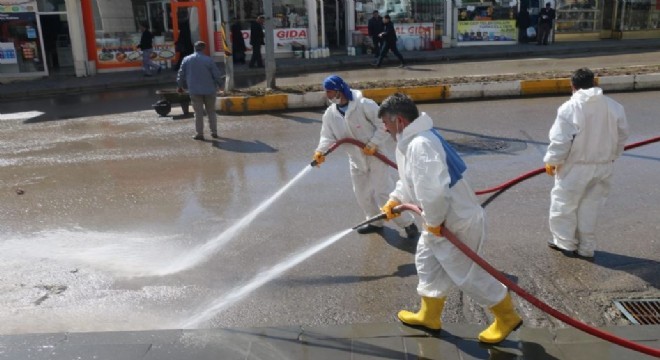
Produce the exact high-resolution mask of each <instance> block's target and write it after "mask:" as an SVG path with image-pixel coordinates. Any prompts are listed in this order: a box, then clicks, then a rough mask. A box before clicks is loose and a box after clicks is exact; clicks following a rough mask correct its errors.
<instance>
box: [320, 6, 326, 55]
mask: <svg viewBox="0 0 660 360" xmlns="http://www.w3.org/2000/svg"><path fill="white" fill-rule="evenodd" d="M320 2H321V48H323V49H325V15H324V13H325V7H324V6H323V0H320Z"/></svg>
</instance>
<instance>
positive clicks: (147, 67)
mask: <svg viewBox="0 0 660 360" xmlns="http://www.w3.org/2000/svg"><path fill="white" fill-rule="evenodd" d="M140 31H142V36H141V37H140V43H139V44H138V46H137V47H138V49H140V50H142V68H143V69H144V76H152V75H153V73H152V69H155V70H156V72H157V73H159V74H160V71H161V68H160V65H158V64H156V63H154V62H153V60H151V57H152V54H153V40H154V35H153V34H152V33H151V31H149V24H148V23H146V22H142V23H140Z"/></svg>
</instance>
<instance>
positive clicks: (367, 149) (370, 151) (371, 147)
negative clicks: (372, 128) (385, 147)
mask: <svg viewBox="0 0 660 360" xmlns="http://www.w3.org/2000/svg"><path fill="white" fill-rule="evenodd" d="M377 150H378V146H376V145H375V144H374V143H372V142H369V143H367V145H365V146H364V147H363V148H362V152H363V153H364V154H365V155H367V156H373V155H374V154H375V153H376V151H377Z"/></svg>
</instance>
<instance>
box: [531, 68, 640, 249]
mask: <svg viewBox="0 0 660 360" xmlns="http://www.w3.org/2000/svg"><path fill="white" fill-rule="evenodd" d="M571 88H572V89H573V96H571V99H570V100H568V101H567V102H565V103H564V104H563V105H562V106H560V107H559V109H558V110H557V118H556V119H555V122H554V124H553V125H552V128H551V129H550V145H549V146H548V150H547V152H546V154H545V157H544V158H543V161H544V162H545V168H546V172H547V173H548V175H551V176H554V178H555V185H554V187H553V188H552V192H551V193H550V201H551V203H550V217H549V225H550V232H552V240H551V241H550V242H549V243H548V246H549V247H550V248H552V249H555V250H567V251H571V252H573V254H574V255H576V256H578V257H583V258H586V259H592V258H593V257H594V250H595V248H596V218H597V217H598V210H599V207H600V206H602V205H603V204H604V203H605V200H607V196H608V194H609V192H610V179H611V177H612V169H613V162H614V160H616V159H617V158H618V157H619V156H620V155H621V154H622V153H623V148H624V145H625V142H626V140H627V139H628V121H627V119H626V113H625V111H624V109H623V106H622V105H621V104H619V103H618V102H616V101H614V100H612V99H611V98H609V97H607V96H605V95H603V90H602V89H601V88H599V87H596V86H594V73H593V72H592V71H591V70H589V69H587V68H581V69H578V70H576V71H575V72H574V73H573V76H572V77H571Z"/></svg>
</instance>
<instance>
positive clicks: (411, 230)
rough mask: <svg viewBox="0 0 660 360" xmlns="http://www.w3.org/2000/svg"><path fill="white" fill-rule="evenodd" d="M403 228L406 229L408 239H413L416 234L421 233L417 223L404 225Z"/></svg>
mask: <svg viewBox="0 0 660 360" xmlns="http://www.w3.org/2000/svg"><path fill="white" fill-rule="evenodd" d="M403 230H405V231H406V236H408V239H412V238H414V237H415V236H417V235H419V229H418V228H417V225H415V223H412V224H410V225H408V226H406V227H404V228H403Z"/></svg>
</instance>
